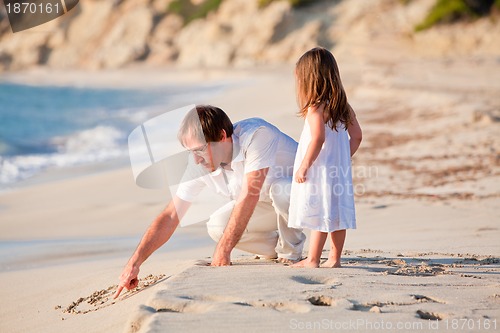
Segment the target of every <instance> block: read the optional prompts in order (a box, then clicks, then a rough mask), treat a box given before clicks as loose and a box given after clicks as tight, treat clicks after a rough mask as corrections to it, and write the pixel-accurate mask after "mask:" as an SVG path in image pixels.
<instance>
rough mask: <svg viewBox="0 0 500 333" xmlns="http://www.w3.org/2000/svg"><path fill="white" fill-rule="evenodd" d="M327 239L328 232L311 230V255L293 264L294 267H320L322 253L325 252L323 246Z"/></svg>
mask: <svg viewBox="0 0 500 333" xmlns="http://www.w3.org/2000/svg"><path fill="white" fill-rule="evenodd" d="M327 237H328V233H326V232H321V231H315V230H311V234H310V236H309V253H308V255H307V258H306V259H304V260H302V261H299V262H298V263H296V264H293V265H292V267H308V268H317V267H319V261H320V259H321V252H323V246H325V242H326V238H327Z"/></svg>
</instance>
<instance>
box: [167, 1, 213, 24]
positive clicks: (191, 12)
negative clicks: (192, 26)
mask: <svg viewBox="0 0 500 333" xmlns="http://www.w3.org/2000/svg"><path fill="white" fill-rule="evenodd" d="M221 2H222V0H206V1H203V2H202V3H200V4H198V5H194V4H193V3H192V2H191V1H186V0H174V1H172V2H171V3H170V4H169V5H168V8H167V11H168V12H170V13H175V14H178V15H180V16H181V17H182V18H183V19H184V24H185V25H187V24H189V22H191V21H193V20H196V19H199V18H204V17H206V16H207V15H208V13H210V12H211V11H215V10H217V8H219V6H220V4H221Z"/></svg>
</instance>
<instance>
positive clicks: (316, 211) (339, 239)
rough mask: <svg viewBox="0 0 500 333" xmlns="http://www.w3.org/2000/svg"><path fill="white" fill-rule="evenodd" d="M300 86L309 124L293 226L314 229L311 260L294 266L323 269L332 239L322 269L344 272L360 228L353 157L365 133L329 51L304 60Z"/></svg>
mask: <svg viewBox="0 0 500 333" xmlns="http://www.w3.org/2000/svg"><path fill="white" fill-rule="evenodd" d="M295 80H296V86H297V100H298V104H299V108H300V111H299V115H300V116H302V117H304V118H305V124H304V129H303V130H302V134H301V136H300V141H299V146H298V149H297V155H296V157H295V165H294V176H293V177H294V181H293V182H292V190H291V201H290V211H289V220H288V225H289V226H290V227H294V228H308V229H311V234H310V240H309V241H310V242H309V255H308V257H307V258H306V259H304V260H302V261H300V262H298V263H296V264H294V265H293V266H294V267H319V264H320V259H321V252H322V250H323V246H324V245H325V241H326V238H327V236H328V234H329V235H330V238H331V249H330V254H329V256H328V260H327V261H326V262H324V263H323V264H322V265H321V266H322V267H340V255H341V254H342V248H343V247H344V241H345V236H346V229H355V228H356V217H355V212H354V193H353V186H352V175H351V156H352V155H353V154H354V153H355V152H356V150H357V149H358V147H359V144H360V143H361V128H360V126H359V123H358V121H357V120H356V114H355V113H354V111H353V110H352V108H351V106H350V105H349V103H348V102H347V96H346V93H345V91H344V87H343V86H342V82H341V80H340V73H339V69H338V67H337V63H336V61H335V58H334V57H333V55H332V54H331V53H330V52H329V51H328V50H326V49H324V48H314V49H312V50H310V51H308V52H306V53H305V54H304V55H303V56H302V57H300V59H299V61H298V62H297V65H296V67H295ZM348 133H349V136H350V139H349V136H348Z"/></svg>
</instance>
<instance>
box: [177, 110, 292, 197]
mask: <svg viewBox="0 0 500 333" xmlns="http://www.w3.org/2000/svg"><path fill="white" fill-rule="evenodd" d="M231 138H232V141H233V143H232V144H233V159H232V161H231V163H230V164H229V165H227V166H226V167H225V168H224V169H223V168H222V167H221V166H219V167H218V168H217V169H216V170H215V171H213V172H211V173H210V172H208V171H207V170H206V169H205V168H204V167H203V166H201V165H197V164H196V163H195V162H194V158H193V156H192V155H190V156H189V161H188V167H187V169H186V172H185V173H184V176H183V178H182V180H181V183H180V184H179V187H178V189H177V193H176V195H177V197H179V198H180V199H182V200H184V201H188V202H193V201H194V200H195V198H196V196H197V195H198V194H199V193H200V192H201V191H202V190H203V189H204V188H205V187H208V188H210V189H211V190H213V191H214V192H216V193H218V194H220V195H222V196H224V197H227V198H230V199H236V198H238V196H239V194H240V192H241V188H242V184H243V182H244V179H245V175H246V174H247V173H250V172H253V171H257V170H261V169H265V168H269V171H268V174H267V177H266V181H265V182H264V186H263V187H262V190H261V194H260V201H270V198H269V188H270V186H271V184H272V183H273V182H274V181H275V180H277V179H281V178H291V177H292V175H293V164H294V160H295V154H296V152H297V142H296V141H295V140H293V139H292V138H291V137H289V136H288V135H286V134H285V133H283V132H281V131H280V130H279V129H278V128H277V127H275V126H274V125H272V124H270V123H268V122H267V121H265V120H263V119H260V118H250V119H245V120H242V121H239V122H237V123H235V124H234V132H233V135H232V136H231Z"/></svg>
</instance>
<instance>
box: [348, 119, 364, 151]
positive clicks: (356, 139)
mask: <svg viewBox="0 0 500 333" xmlns="http://www.w3.org/2000/svg"><path fill="white" fill-rule="evenodd" d="M351 119H352V123H351V124H349V128H348V129H347V132H348V133H349V136H350V137H351V140H349V145H350V147H351V156H352V155H354V153H355V152H356V150H358V148H359V145H360V144H361V140H362V139H363V133H362V132H361V126H359V123H358V119H357V118H356V113H355V112H354V110H353V109H351Z"/></svg>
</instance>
